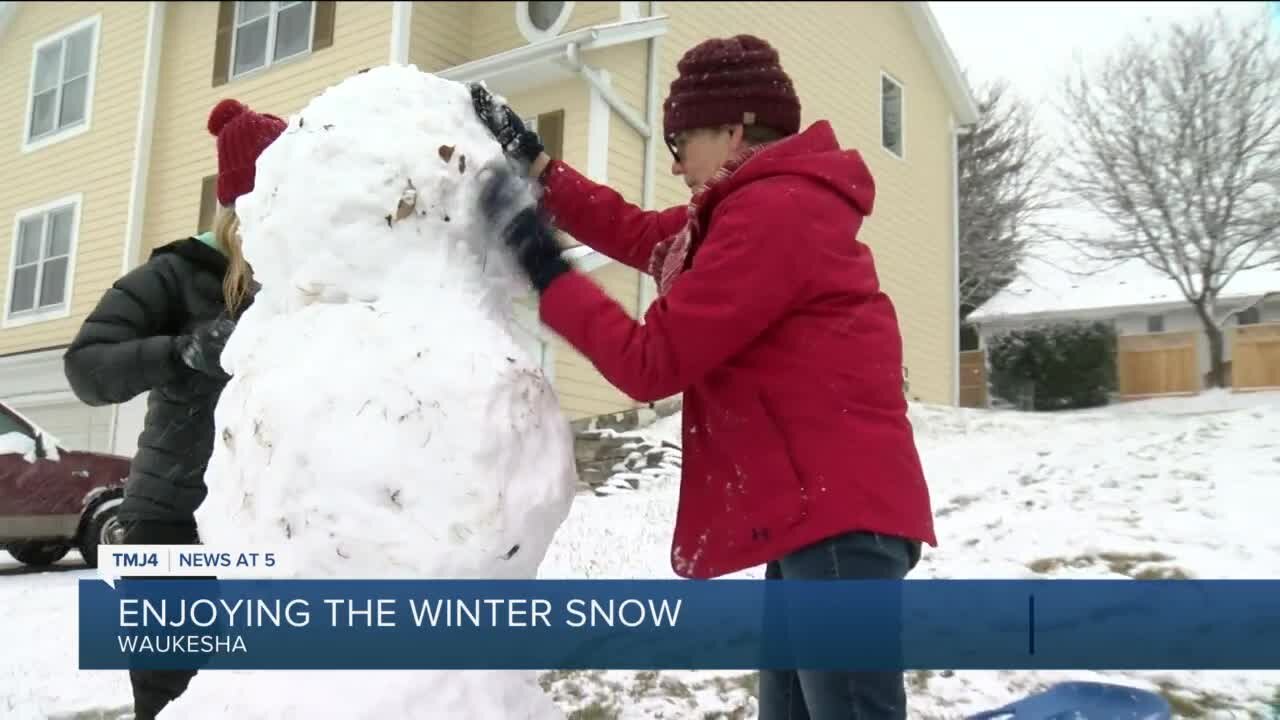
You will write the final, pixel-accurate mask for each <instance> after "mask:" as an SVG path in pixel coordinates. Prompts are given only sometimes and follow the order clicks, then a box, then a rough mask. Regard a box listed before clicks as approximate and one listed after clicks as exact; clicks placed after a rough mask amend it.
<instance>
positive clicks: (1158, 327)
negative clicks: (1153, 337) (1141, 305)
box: [1147, 315, 1164, 333]
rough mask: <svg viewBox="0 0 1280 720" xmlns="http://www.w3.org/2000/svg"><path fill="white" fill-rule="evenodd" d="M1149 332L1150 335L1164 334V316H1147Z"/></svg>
mask: <svg viewBox="0 0 1280 720" xmlns="http://www.w3.org/2000/svg"><path fill="white" fill-rule="evenodd" d="M1147 332H1149V333H1162V332H1164V316H1163V315H1148V316H1147Z"/></svg>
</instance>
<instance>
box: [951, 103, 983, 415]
mask: <svg viewBox="0 0 1280 720" xmlns="http://www.w3.org/2000/svg"><path fill="white" fill-rule="evenodd" d="M949 125H950V127H951V273H952V274H951V289H952V295H951V297H952V299H953V300H954V301H955V306H954V307H953V308H952V309H953V311H954V312H952V313H951V322H952V338H951V341H952V347H953V351H952V353H951V355H952V358H953V361H954V363H955V365H954V367H955V371H954V372H953V373H952V375H953V377H952V387H951V404H952V406H954V407H959V406H960V327H961V326H960V136H961V135H966V134H968V133H969V132H970V131H971V130H972V129H973V128H972V126H970V125H957V124H956V118H955V115H952V116H951V120H950V123H949ZM979 342H981V341H979Z"/></svg>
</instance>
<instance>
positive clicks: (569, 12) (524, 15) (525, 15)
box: [516, 0, 576, 43]
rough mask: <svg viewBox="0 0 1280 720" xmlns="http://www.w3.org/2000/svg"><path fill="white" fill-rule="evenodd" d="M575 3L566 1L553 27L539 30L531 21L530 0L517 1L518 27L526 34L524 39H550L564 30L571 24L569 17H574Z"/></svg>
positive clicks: (535, 40)
mask: <svg viewBox="0 0 1280 720" xmlns="http://www.w3.org/2000/svg"><path fill="white" fill-rule="evenodd" d="M575 4H576V3H574V2H573V1H572V0H568V1H567V2H565V4H564V7H563V8H561V9H560V17H558V18H556V21H555V22H554V23H553V24H552V25H551V27H549V28H547V29H546V30H539V29H538V28H536V27H534V26H533V23H532V22H530V21H529V3H528V1H527V0H519V1H518V2H516V28H517V29H519V30H520V34H521V35H523V36H524V39H525V40H528V41H529V42H531V43H536V42H541V41H543V40H550V39H551V38H553V37H556V36H557V35H559V34H560V33H561V32H563V31H564V28H565V26H566V25H568V24H569V18H571V17H573V6H574V5H575Z"/></svg>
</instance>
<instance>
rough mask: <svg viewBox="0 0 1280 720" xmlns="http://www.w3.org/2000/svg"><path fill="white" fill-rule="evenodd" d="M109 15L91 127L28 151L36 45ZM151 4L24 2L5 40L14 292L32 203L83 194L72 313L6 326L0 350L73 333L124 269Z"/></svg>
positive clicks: (2, 188)
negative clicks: (20, 232) (21, 221)
mask: <svg viewBox="0 0 1280 720" xmlns="http://www.w3.org/2000/svg"><path fill="white" fill-rule="evenodd" d="M95 15H97V16H100V17H101V24H100V26H99V29H98V48H97V57H96V58H95V59H94V60H93V61H92V62H95V63H96V66H95V69H94V73H95V75H94V83H93V94H92V97H91V98H90V103H91V105H90V107H91V115H90V116H89V120H90V126H89V130H88V132H85V133H83V134H81V135H79V136H76V137H72V138H69V139H67V140H64V141H61V142H58V143H55V144H52V145H48V146H46V147H43V148H40V149H37V150H34V151H32V152H30V153H25V154H24V153H22V152H21V149H20V148H21V145H22V140H23V133H24V132H25V127H26V124H25V120H26V113H27V111H28V98H29V95H30V92H31V63H32V61H33V54H32V53H33V47H34V44H35V43H36V42H38V41H41V40H43V39H44V38H45V37H47V36H49V35H52V34H54V33H58V32H60V31H62V30H64V29H66V28H68V27H70V26H72V25H75V24H76V23H79V22H80V21H82V20H85V19H86V18H90V17H93V16H95ZM146 28H147V4H146V3H23V5H22V6H20V7H19V9H18V12H17V15H16V16H15V17H14V18H13V23H12V25H11V26H10V27H9V29H8V30H7V32H6V33H5V35H4V38H3V40H0V96H2V97H5V98H7V100H6V103H5V106H4V107H5V109H4V110H3V111H0V167H3V168H4V170H3V171H2V172H0V258H3V262H4V268H5V273H4V278H3V285H4V293H5V296H4V297H5V298H7V297H9V294H10V293H12V291H13V290H12V288H11V287H10V274H11V272H12V267H11V265H10V262H11V259H12V254H13V243H14V241H15V238H14V220H15V217H16V215H17V214H18V213H20V212H22V211H24V210H27V209H28V208H32V207H36V206H40V205H44V204H46V203H49V202H51V201H54V200H58V199H60V198H63V197H65V196H68V195H73V194H76V193H81V194H82V195H83V198H82V204H81V207H80V224H79V227H78V237H77V240H76V246H75V260H74V277H72V278H71V283H70V286H71V313H70V315H69V317H66V318H63V319H57V320H48V321H44V322H35V323H32V324H29V325H23V326H18V327H11V328H4V329H0V355H8V354H13V353H19V352H25V351H29V350H37V349H42V348H52V347H59V346H62V345H65V344H67V343H68V342H70V340H71V338H72V337H73V336H74V335H75V332H76V330H77V329H79V325H80V322H81V321H82V320H83V318H84V316H85V315H87V314H88V312H89V311H90V310H91V309H92V308H93V306H94V305H95V304H96V303H97V301H98V299H99V297H101V295H102V293H103V292H104V291H105V290H106V288H107V287H108V286H109V285H110V284H111V282H112V281H113V280H115V278H116V276H117V275H118V274H119V270H120V261H121V243H122V238H123V235H124V226H125V217H126V214H127V208H128V204H129V178H130V170H131V163H132V160H133V138H134V131H135V129H136V120H137V108H138V101H139V98H138V92H139V87H140V80H141V73H142V56H143V49H144V47H145V44H146Z"/></svg>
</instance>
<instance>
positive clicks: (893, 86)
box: [880, 73, 904, 158]
mask: <svg viewBox="0 0 1280 720" xmlns="http://www.w3.org/2000/svg"><path fill="white" fill-rule="evenodd" d="M902 106H903V98H902V83H900V82H898V81H897V80H894V79H893V78H891V77H889V76H888V75H886V74H884V73H880V144H881V145H882V146H884V149H885V150H888V151H889V152H891V153H893V154H894V155H895V156H897V157H899V158H901V157H904V152H903V136H902V135H903V133H902V124H903V123H902V118H903V112H902Z"/></svg>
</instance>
